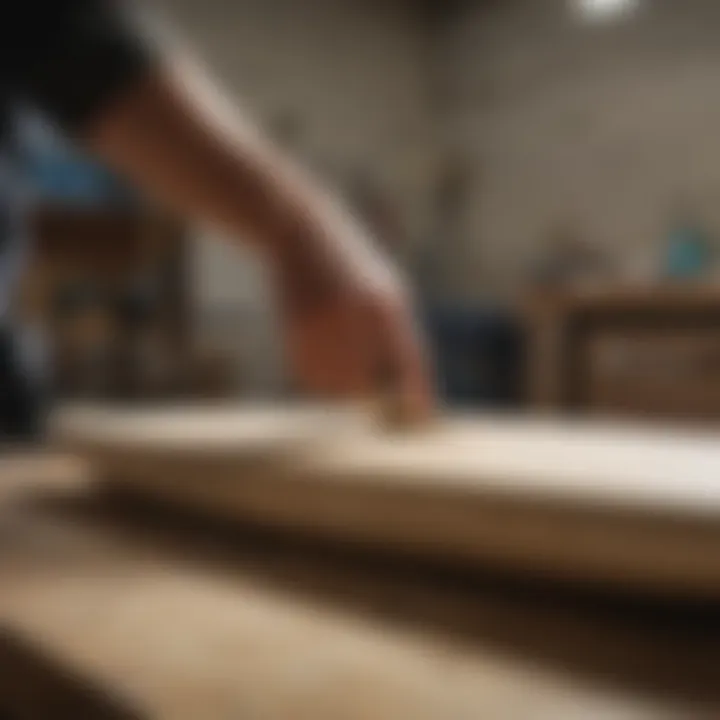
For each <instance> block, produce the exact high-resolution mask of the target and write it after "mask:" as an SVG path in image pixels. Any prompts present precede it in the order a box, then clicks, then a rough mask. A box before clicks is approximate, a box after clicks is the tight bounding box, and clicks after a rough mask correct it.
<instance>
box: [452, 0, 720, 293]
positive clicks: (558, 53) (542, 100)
mask: <svg viewBox="0 0 720 720" xmlns="http://www.w3.org/2000/svg"><path fill="white" fill-rule="evenodd" d="M568 3H569V0H505V1H504V2H494V3H480V2H477V3H472V2H470V3H467V7H466V9H465V10H464V11H462V12H460V13H458V15H457V17H456V18H455V20H454V22H453V23H452V26H451V27H450V28H449V29H448V31H447V32H446V34H445V35H444V37H443V43H444V45H443V63H444V68H445V82H446V84H447V89H448V92H449V98H450V99H451V103H452V109H451V112H450V113H449V115H450V117H451V120H450V121H448V122H447V124H446V126H445V134H446V137H447V138H448V139H449V141H451V142H454V143H456V144H457V145H458V146H459V147H460V148H461V149H462V151H463V152H464V153H465V154H466V155H467V157H469V158H470V159H471V161H472V164H473V166H474V169H475V181H474V187H473V197H472V200H471V202H469V203H468V206H467V212H466V217H465V232H466V234H467V236H468V247H469V248H470V249H469V250H468V266H472V271H471V272H470V273H469V275H468V277H466V282H467V283H468V284H469V285H470V286H471V287H472V290H474V291H477V292H479V289H480V288H485V289H488V288H489V289H492V290H495V291H501V292H512V291H513V290H514V289H516V288H517V287H518V285H519V282H520V279H521V276H522V272H523V269H524V266H525V265H526V264H527V262H528V260H529V258H530V256H531V255H532V253H533V252H534V250H535V249H536V248H537V247H538V245H539V243H540V241H541V239H542V237H543V235H544V234H545V233H547V232H548V231H550V230H552V228H553V226H554V225H556V224H558V223H566V222H569V223H571V224H574V225H575V226H576V227H577V228H578V229H579V230H580V231H581V232H583V233H585V234H586V235H587V236H588V237H589V238H591V239H593V240H596V241H597V242H599V243H602V244H604V245H607V246H609V247H611V248H613V251H614V253H615V255H616V256H617V257H618V258H619V259H620V260H621V261H622V262H623V263H625V264H628V265H629V264H630V263H632V262H634V261H635V259H636V257H637V256H642V255H645V254H647V253H648V252H649V251H652V249H653V245H654V244H655V243H656V242H657V241H658V240H659V239H660V238H661V235H662V232H663V229H664V223H665V222H666V221H667V220H668V213H669V212H670V211H671V210H672V209H673V205H674V204H676V203H677V202H678V201H679V202H684V201H685V200H686V199H689V200H690V201H691V202H690V203H689V206H690V207H691V208H693V209H695V210H696V212H697V214H698V215H699V216H700V217H702V218H703V219H706V220H707V222H708V223H709V224H710V225H712V226H714V228H715V229H716V230H720V43H718V28H719V27H720V3H718V2H715V1H714V0H681V1H678V0H645V2H644V5H643V7H642V8H641V11H640V12H639V13H637V15H636V16H635V17H634V18H632V19H629V20H627V21H625V22H622V23H617V24H615V25H607V26H602V27H600V26H598V27H589V26H585V27H583V26H580V25H578V23H577V22H576V18H574V17H573V16H572V15H571V14H570V13H569V12H568Z"/></svg>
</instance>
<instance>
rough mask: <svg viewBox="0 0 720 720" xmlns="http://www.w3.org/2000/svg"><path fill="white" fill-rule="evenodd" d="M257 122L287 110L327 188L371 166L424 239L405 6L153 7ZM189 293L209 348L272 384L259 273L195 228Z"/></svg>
mask: <svg viewBox="0 0 720 720" xmlns="http://www.w3.org/2000/svg"><path fill="white" fill-rule="evenodd" d="M156 4H157V5H158V6H159V8H160V9H161V11H162V13H163V15H164V16H165V17H166V18H167V19H169V20H170V21H171V23H172V24H173V25H174V26H175V28H176V30H177V31H178V32H179V34H180V35H181V36H182V38H183V39H185V40H187V41H188V42H189V43H190V44H191V45H192V46H194V48H195V49H196V50H197V52H198V54H199V55H200V56H201V58H202V59H203V60H204V61H205V62H206V63H207V64H208V65H209V67H210V68H211V69H212V70H213V72H214V73H216V75H217V77H218V78H219V80H220V81H221V83H222V85H223V87H224V88H225V89H227V90H228V91H229V92H230V93H231V94H232V95H233V96H234V97H235V98H236V99H237V100H238V102H239V103H242V105H243V106H244V107H245V108H246V110H247V111H248V112H249V113H250V114H251V115H252V116H254V117H255V119H256V120H257V121H258V122H259V123H266V122H272V121H274V120H275V118H277V117H278V116H280V115H285V114H287V113H288V112H290V113H295V114H297V116H298V117H299V118H300V120H301V134H300V137H299V138H298V148H297V150H298V153H299V155H300V156H301V157H302V159H303V160H304V161H305V162H306V163H308V164H309V165H310V166H312V167H313V168H315V169H316V171H317V172H318V174H319V175H321V176H322V177H323V178H325V179H327V180H328V181H330V182H333V181H334V180H335V179H336V178H337V177H338V176H342V174H343V173H345V172H347V171H348V170H353V169H363V170H370V171H371V172H372V173H373V174H374V175H375V176H376V177H377V178H378V180H379V181H380V182H381V183H382V185H383V186H384V187H385V188H387V190H388V192H389V193H390V195H391V197H392V198H394V200H395V201H396V202H397V203H398V205H399V207H400V210H401V213H402V218H403V221H404V223H405V225H406V227H407V228H408V231H409V233H410V234H411V236H413V237H417V236H419V235H420V234H421V231H422V228H423V225H424V223H425V216H424V211H425V208H426V205H427V204H426V203H425V202H424V194H425V192H426V187H427V180H428V177H429V173H428V163H429V162H431V149H430V145H429V143H428V142H427V139H428V133H429V115H428V112H427V107H426V96H425V85H424V75H425V73H424V68H423V54H424V45H423V44H424V42H425V38H424V36H423V33H422V32H421V29H420V26H419V24H418V23H419V18H418V15H417V13H416V6H414V3H413V2H412V0H362V2H360V1H358V0H302V2H300V1H299V0H202V2H201V1H200V0H157V3H156ZM199 237H201V240H200V242H199V243H198V247H197V258H196V260H197V261H196V272H197V274H196V288H197V294H198V309H199V310H198V311H199V313H200V315H199V320H200V323H199V324H200V326H201V327H202V328H203V334H204V335H205V337H206V339H207V340H208V341H209V342H212V343H214V344H218V343H220V344H229V345H230V346H231V349H232V350H233V352H237V353H239V355H240V358H241V366H242V367H241V373H242V374H243V375H244V376H245V378H246V380H247V382H248V383H249V385H250V386H251V387H253V388H254V389H257V390H260V391H266V390H268V389H272V388H273V387H275V386H276V385H277V377H278V367H277V362H276V360H277V334H276V332H275V329H274V325H273V323H272V310H271V307H270V306H269V298H268V295H267V287H266V285H265V283H264V280H263V275H262V271H261V268H259V266H258V264H257V263H256V262H254V261H253V259H252V258H249V257H247V256H246V255H243V254H241V253H240V251H237V250H233V249H228V247H226V246H225V245H224V244H223V243H221V242H219V241H218V239H217V238H216V237H214V235H213V234H212V233H208V232H206V231H202V232H200V233H199Z"/></svg>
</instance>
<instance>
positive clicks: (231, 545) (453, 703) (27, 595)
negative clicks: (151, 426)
mask: <svg viewBox="0 0 720 720" xmlns="http://www.w3.org/2000/svg"><path fill="white" fill-rule="evenodd" d="M38 472H39V471H38V470H37V469H35V470H33V477H34V479H35V480H37V475H38ZM37 485H38V487H39V488H40V490H42V488H41V487H40V486H41V485H42V483H37ZM28 488H30V486H28ZM69 491H71V494H72V496H71V497H70V499H65V500H63V501H62V502H58V501H57V500H55V501H54V502H52V503H48V502H47V501H42V502H41V501H39V500H38V497H39V496H37V492H36V497H35V498H34V499H32V500H30V499H28V498H27V497H26V496H25V494H24V493H22V492H13V493H11V495H12V497H6V499H5V502H3V503H0V548H1V550H2V551H1V552H0V587H2V593H0V627H1V628H4V633H0V711H2V710H5V709H6V708H7V709H8V710H10V711H11V712H12V715H11V716H12V717H13V718H17V720H25V719H26V718H27V719H33V720H35V719H37V718H43V719H44V718H55V717H61V718H64V717H77V718H79V717H82V718H84V719H87V720H94V718H105V719H107V718H113V719H117V720H127V719H129V718H140V719H144V718H148V719H153V720H154V719H165V718H167V719H168V720H223V719H225V718H227V719H230V718H233V719H235V718H243V719H245V718H247V719H248V720H252V719H254V718H263V720H287V718H293V719H294V720H295V719H297V720H304V719H307V720H368V719H372V720H397V719H398V718H413V719H414V720H415V719H417V720H461V719H472V720H474V719H475V718H498V719H500V718H502V719H505V718H507V719H508V720H510V719H512V720H542V719H544V718H548V720H588V718H593V717H604V718H605V717H608V718H616V719H617V720H645V719H647V720H662V719H663V718H667V719H673V720H675V719H677V720H682V719H683V718H693V720H694V719H696V718H697V719H698V720H699V719H700V718H704V717H710V716H711V715H710V714H708V715H706V714H705V712H706V711H707V713H711V712H712V711H713V709H715V708H717V707H718V706H717V705H716V700H718V699H719V698H718V697H717V691H718V687H720V684H718V683H717V682H716V680H717V677H716V676H717V672H718V668H720V663H718V662H716V661H717V660H718V644H717V643H716V642H713V641H712V638H711V637H710V636H709V634H708V629H707V628H706V629H705V630H704V631H703V632H702V633H686V632H684V631H679V630H678V627H681V626H683V624H682V623H680V625H678V627H674V628H671V623H668V622H664V621H661V622H659V623H656V625H655V626H653V625H652V623H651V624H650V625H647V624H646V623H645V621H646V620H647V618H648V617H649V616H650V615H649V614H648V613H644V614H643V613H637V612H635V613H634V615H630V616H629V617H624V616H622V614H621V613H620V614H618V613H617V612H612V613H609V614H608V613H603V612H595V611H591V610H588V609H587V608H586V609H585V610H583V609H582V607H575V606H573V604H572V603H570V604H568V603H567V602H566V601H565V600H562V599H560V598H555V599H550V598H548V597H543V596H533V595H532V594H531V595H529V596H527V597H523V596H522V595H518V594H517V593H515V594H510V595H503V592H500V593H498V592H496V591H495V590H490V589H488V588H486V589H484V590H465V589H458V588H455V589H452V588H448V589H446V590H442V589H441V588H440V587H439V585H438V583H437V582H435V581H433V582H426V581H424V580H422V579H416V578H414V576H404V575H403V574H402V573H399V572H397V571H393V572H381V571H379V570H375V569H373V568H371V567H369V566H362V565H359V566H358V567H356V568H353V567H352V566H351V564H350V563H349V562H347V560H339V559H334V560H332V559H317V558H313V557H308V556H305V555H303V554H302V553H298V552H297V551H289V550H288V549H287V548H282V547H279V548H278V547H277V546H271V547H270V548H269V549H268V548H264V549H263V546H262V544H260V543H258V542H257V540H253V542H252V543H248V542H243V541H242V540H240V539H236V541H234V542H230V541H229V540H228V538H227V537H225V536H223V537H221V538H220V539H218V538H211V536H210V535H208V534H207V533H206V532H205V531H203V532H200V533H199V534H198V531H197V530H195V531H192V532H191V531H189V530H187V529H184V530H183V531H182V532H178V529H177V528H176V527H175V526H174V525H172V524H169V525H164V524H163V523H164V521H163V520H162V519H160V518H153V519H151V520H148V518H147V517H138V518H134V517H132V516H131V515H128V514H123V513H121V512H119V511H118V510H117V508H110V507H108V506H106V505H104V504H103V503H102V501H100V502H98V501H97V500H92V499H88V497H87V496H86V493H87V490H86V488H85V487H84V485H83V484H82V483H78V486H77V488H72V489H71V490H70V489H67V488H66V489H64V490H63V493H65V492H69ZM52 492H53V494H54V495H57V492H58V491H57V488H56V487H55V486H54V489H53V490H52ZM193 532H194V533H195V535H194V536H193V534H192V533H193ZM201 546H202V547H203V548H204V549H203V550H202V551H200V550H199V549H198V548H200V547H201Z"/></svg>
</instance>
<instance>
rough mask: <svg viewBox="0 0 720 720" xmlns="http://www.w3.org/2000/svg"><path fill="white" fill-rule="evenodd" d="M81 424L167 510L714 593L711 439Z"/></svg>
mask: <svg viewBox="0 0 720 720" xmlns="http://www.w3.org/2000/svg"><path fill="white" fill-rule="evenodd" d="M80 416H82V414H80ZM77 417H79V416H76V422H75V424H74V425H72V427H71V423H68V424H67V425H65V439H66V441H70V440H72V442H73V443H74V446H75V447H76V448H80V449H81V450H82V451H83V452H85V453H86V454H87V455H88V456H89V457H92V458H94V459H95V460H96V462H97V463H98V466H99V467H101V469H102V471H103V473H105V474H106V475H107V476H108V477H110V478H111V479H112V482H114V483H119V484H122V485H124V486H126V487H132V488H133V489H134V490H135V491H137V490H139V491H140V492H143V493H147V494H152V495H154V496H156V497H162V498H165V499H168V500H170V501H172V502H180V503H185V504H189V505H191V506H193V507H203V508H205V509H209V510H211V511H212V512H215V513H220V514H222V515H225V516H231V517H236V518H238V519H240V520H253V521H256V522H260V523H264V524H270V525H280V526H283V527H291V528H300V529H302V530H304V531H306V532H312V533H315V534H320V535H323V536H326V537H329V538H334V539H342V540H350V541H355V542H362V543H365V544H371V545H373V546H376V547H382V548H392V549H395V550H401V551H404V552H411V553H414V554H420V555H424V556H430V557H433V558H435V559H443V560H446V561H450V562H458V563H463V564H466V565H467V564H471V565H472V564H479V565H499V566H501V567H502V568H510V569H513V570H515V571H520V572H530V573H535V574H541V575H548V576H553V577H556V578H559V579H570V580H573V581H578V580H581V581H592V582H604V583H615V584H618V585H620V586H623V587H628V588H634V589H638V588H640V589H643V590H651V591H661V592H671V593H682V594H690V595H699V596H707V597H715V598H717V597H720V484H718V482H717V478H718V477H720V448H719V447H718V446H717V442H716V440H715V438H714V437H713V436H712V435H709V434H708V435H705V436H701V435H690V434H685V435H681V434H678V433H675V432H670V431H665V432H663V431H660V430H657V429H655V430H641V429H638V428H632V427H625V428H621V427H615V426H606V425H605V426H604V425H600V424H594V425H593V424H583V425H579V424H575V425H567V424H566V425H562V424H558V423H551V422H549V421H547V420H517V419H515V420H513V419H500V418H480V417H467V418H461V417H455V418H447V419H445V420H444V421H443V422H442V423H440V424H439V425H436V426H435V427H433V428H431V429H428V430H426V431H422V432H414V433H408V434H398V435H388V434H384V433H379V432H375V431H374V430H373V429H372V427H371V425H369V424H368V423H366V422H363V421H362V420H361V419H360V417H359V416H358V415H354V414H352V413H347V414H345V415H342V414H337V415H334V414H332V413H326V412H324V411H320V410H317V409H316V410H313V411H309V410H303V409H295V410H294V411H288V413H287V414H284V413H282V412H281V411H279V410H272V411H269V410H267V409H265V410H261V409H258V408H256V409H246V410H230V409H226V410H223V411H217V413H214V412H213V411H212V410H210V409H207V410H205V411H203V412H197V413H194V414H193V413H182V412H178V414H175V413H174V412H167V413H162V412H160V411H152V412H148V413H147V414H142V413H141V414H139V415H136V416H130V415H111V414H109V415H108V416H107V421H105V420H102V421H101V418H100V416H99V415H97V414H96V415H93V414H92V413H90V414H88V415H87V418H92V422H88V423H86V424H85V425H82V423H79V422H77ZM341 418H342V422H341V421H340V419H341Z"/></svg>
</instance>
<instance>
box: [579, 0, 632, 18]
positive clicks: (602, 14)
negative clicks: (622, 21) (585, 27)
mask: <svg viewBox="0 0 720 720" xmlns="http://www.w3.org/2000/svg"><path fill="white" fill-rule="evenodd" d="M639 4H640V0H573V5H574V9H575V10H576V11H577V13H578V14H579V15H580V17H581V18H582V19H583V20H585V21H589V22H604V21H607V20H615V19H618V18H621V17H623V16H625V15H628V14H630V13H631V12H633V11H634V10H636V9H637V7H638V5H639Z"/></svg>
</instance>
